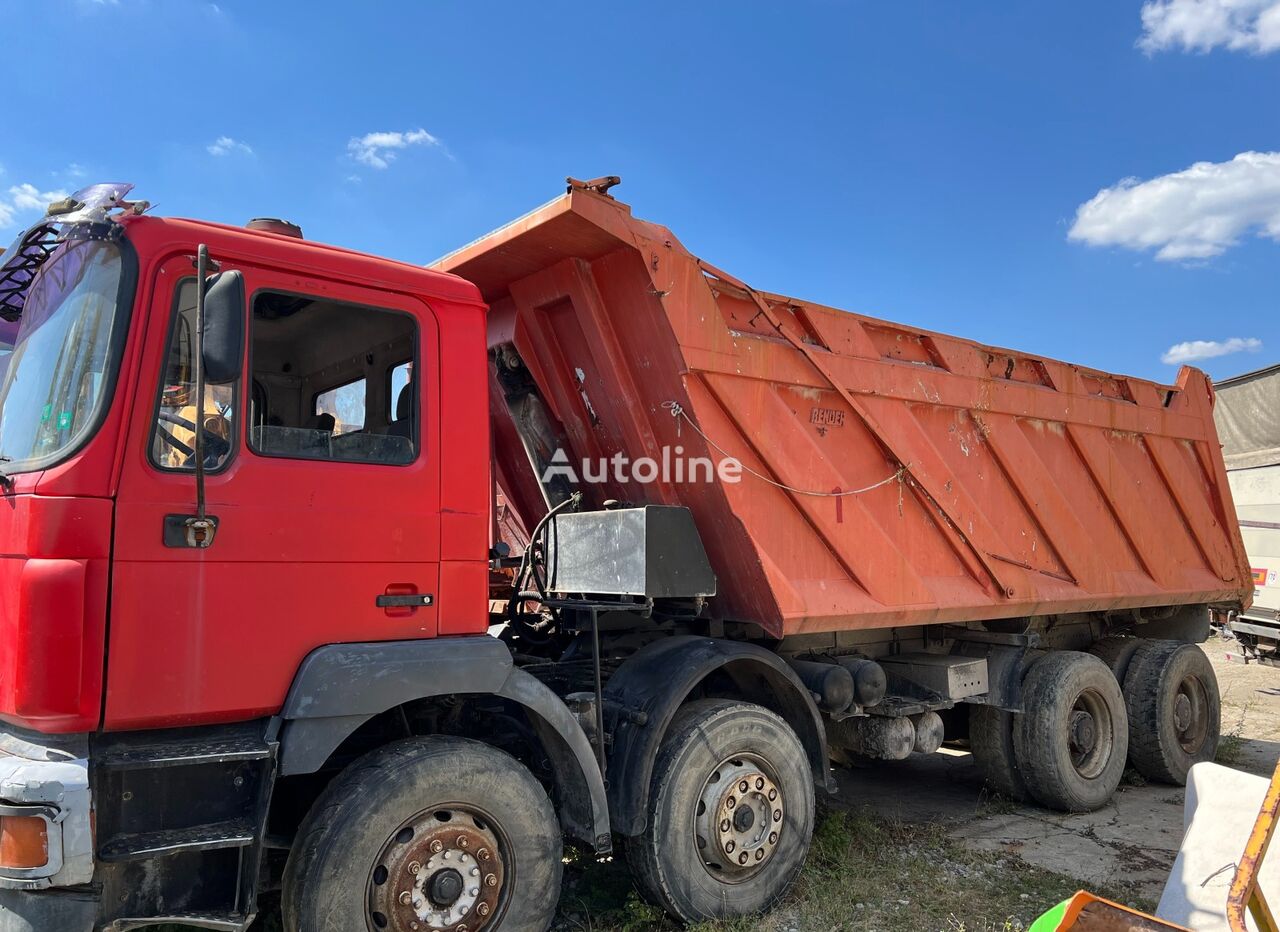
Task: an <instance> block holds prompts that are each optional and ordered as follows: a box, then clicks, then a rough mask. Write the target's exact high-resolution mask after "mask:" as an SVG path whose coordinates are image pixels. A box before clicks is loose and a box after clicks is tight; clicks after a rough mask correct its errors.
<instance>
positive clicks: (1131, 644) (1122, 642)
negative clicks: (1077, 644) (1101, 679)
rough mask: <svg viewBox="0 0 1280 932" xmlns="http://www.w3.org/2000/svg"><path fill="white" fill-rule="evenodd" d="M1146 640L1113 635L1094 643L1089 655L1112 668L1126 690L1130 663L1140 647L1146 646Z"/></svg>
mask: <svg viewBox="0 0 1280 932" xmlns="http://www.w3.org/2000/svg"><path fill="white" fill-rule="evenodd" d="M1146 643H1147V641H1146V639H1145V638H1134V637H1125V636H1124V635H1119V634H1113V635H1111V636H1110V637H1105V638H1102V639H1100V640H1097V641H1094V642H1093V644H1092V646H1090V648H1089V653H1091V654H1093V656H1095V657H1097V658H1098V659H1099V660H1101V661H1102V662H1103V663H1105V664H1106V665H1107V666H1109V667H1110V668H1111V672H1112V673H1113V674H1114V675H1115V678H1116V682H1117V683H1119V684H1120V687H1121V689H1123V688H1124V678H1125V675H1126V674H1127V673H1128V670H1129V661H1131V660H1132V659H1133V655H1134V652H1135V651H1137V649H1138V648H1139V647H1141V646H1142V645H1143V644H1146Z"/></svg>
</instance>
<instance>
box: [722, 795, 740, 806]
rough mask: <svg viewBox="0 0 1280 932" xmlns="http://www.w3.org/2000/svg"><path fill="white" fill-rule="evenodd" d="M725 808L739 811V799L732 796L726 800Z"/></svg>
mask: <svg viewBox="0 0 1280 932" xmlns="http://www.w3.org/2000/svg"><path fill="white" fill-rule="evenodd" d="M724 807H725V808H726V809H737V808H738V798H737V797H736V796H730V797H729V798H728V799H726V800H725V801H724Z"/></svg>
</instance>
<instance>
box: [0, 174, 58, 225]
mask: <svg viewBox="0 0 1280 932" xmlns="http://www.w3.org/2000/svg"><path fill="white" fill-rule="evenodd" d="M66 196H67V194H66V192H65V191H41V190H40V189H39V188H37V187H36V186H35V185H33V184H15V185H13V186H11V187H10V188H9V190H8V192H6V194H4V195H2V196H0V230H3V229H6V228H8V227H11V226H13V225H14V224H15V223H17V220H18V215H19V214H25V213H32V212H38V213H40V214H43V213H44V210H45V208H46V207H48V206H49V205H50V204H51V203H53V202H54V201H60V200H62V199H63V198H64V197H66Z"/></svg>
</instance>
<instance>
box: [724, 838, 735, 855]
mask: <svg viewBox="0 0 1280 932" xmlns="http://www.w3.org/2000/svg"><path fill="white" fill-rule="evenodd" d="M736 847H738V846H737V845H736V844H734V843H733V842H732V841H726V842H725V843H724V850H725V851H727V852H728V853H729V854H733V849H734V848H736Z"/></svg>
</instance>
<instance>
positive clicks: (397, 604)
mask: <svg viewBox="0 0 1280 932" xmlns="http://www.w3.org/2000/svg"><path fill="white" fill-rule="evenodd" d="M434 601H435V596H433V595H432V594H431V593H430V592H413V593H410V594H407V595H380V596H378V598H377V600H376V603H377V606H378V608H422V607H423V606H424V605H430V604H431V603H432V602H434Z"/></svg>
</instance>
